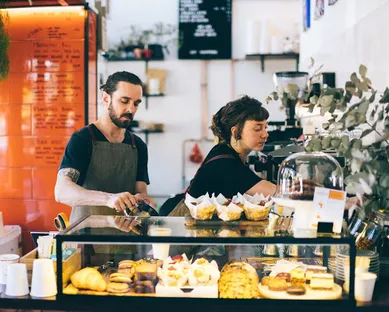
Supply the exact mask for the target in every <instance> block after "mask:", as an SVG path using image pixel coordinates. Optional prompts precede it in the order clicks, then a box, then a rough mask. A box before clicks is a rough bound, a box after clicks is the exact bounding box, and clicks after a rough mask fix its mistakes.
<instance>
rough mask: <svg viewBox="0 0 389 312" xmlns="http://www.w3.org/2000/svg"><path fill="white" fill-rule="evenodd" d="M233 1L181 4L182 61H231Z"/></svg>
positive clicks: (198, 0)
mask: <svg viewBox="0 0 389 312" xmlns="http://www.w3.org/2000/svg"><path fill="white" fill-rule="evenodd" d="M231 13H232V0H179V42H178V57H179V58H180V59H197V60H211V59H230V58H231V17H232V16H231Z"/></svg>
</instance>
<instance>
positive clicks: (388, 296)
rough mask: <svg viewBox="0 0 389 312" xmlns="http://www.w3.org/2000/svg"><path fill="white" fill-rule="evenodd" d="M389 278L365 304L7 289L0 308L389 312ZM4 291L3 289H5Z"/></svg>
mask: <svg viewBox="0 0 389 312" xmlns="http://www.w3.org/2000/svg"><path fill="white" fill-rule="evenodd" d="M388 283H389V279H381V280H379V281H378V282H377V284H376V289H375V292H374V297H373V301H372V302H369V303H365V304H361V303H357V305H356V306H355V305H353V304H352V303H350V302H348V301H346V300H344V301H342V300H335V301H320V305H318V302H317V301H304V307H302V306H301V305H302V302H301V301H299V300H277V301H276V300H268V299H259V300H234V299H230V300H228V299H200V300H198V299H195V298H157V297H155V298H150V297H119V296H103V297H98V296H74V297H73V296H71V297H70V296H67V297H66V298H65V299H61V298H58V299H57V298H56V297H51V298H46V299H36V298H31V297H30V296H26V297H22V298H10V297H7V296H5V294H4V291H2V294H1V295H0V309H39V310H62V311H64V310H84V311H88V310H89V311H96V310H106V309H107V310H108V309H110V308H112V306H115V309H120V308H123V309H124V308H128V307H129V305H130V306H131V309H138V308H139V309H142V312H146V311H155V310H156V309H160V308H161V306H168V307H169V310H172V311H174V310H175V309H180V310H182V307H183V306H190V307H191V308H192V307H193V308H195V307H197V308H199V309H201V308H205V307H207V308H210V307H212V311H223V312H226V311H237V310H238V309H245V311H248V310H251V311H258V308H259V307H260V308H261V309H263V308H269V309H272V310H273V311H274V310H284V309H289V310H290V308H291V307H292V306H296V308H297V307H298V309H299V312H300V311H312V309H314V310H315V312H317V311H330V310H332V311H333V310H334V308H341V309H342V310H344V311H388V309H389V287H388V286H387V285H388ZM2 290H4V289H2Z"/></svg>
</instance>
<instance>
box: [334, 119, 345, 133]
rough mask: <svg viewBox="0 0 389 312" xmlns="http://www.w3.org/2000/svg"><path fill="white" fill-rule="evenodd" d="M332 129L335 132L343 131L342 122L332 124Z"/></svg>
mask: <svg viewBox="0 0 389 312" xmlns="http://www.w3.org/2000/svg"><path fill="white" fill-rule="evenodd" d="M333 128H334V130H335V131H337V130H344V129H345V126H344V122H341V121H337V122H334V124H333Z"/></svg>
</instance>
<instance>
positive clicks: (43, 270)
mask: <svg viewBox="0 0 389 312" xmlns="http://www.w3.org/2000/svg"><path fill="white" fill-rule="evenodd" d="M56 294H57V284H56V278H55V273H54V266H53V261H52V260H50V259H36V260H34V264H33V267H32V282H31V293H30V295H31V296H32V297H40V298H42V297H51V296H55V295H56Z"/></svg>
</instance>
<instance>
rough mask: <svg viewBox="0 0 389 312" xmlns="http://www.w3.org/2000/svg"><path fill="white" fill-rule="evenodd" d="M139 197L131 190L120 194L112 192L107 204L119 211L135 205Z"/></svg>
mask: <svg viewBox="0 0 389 312" xmlns="http://www.w3.org/2000/svg"><path fill="white" fill-rule="evenodd" d="M136 203H137V199H136V198H135V196H134V195H132V194H131V193H129V192H123V193H118V194H111V195H110V196H109V199H108V202H107V206H108V207H110V208H113V209H115V210H116V211H117V212H121V211H124V210H126V208H131V207H133V206H135V205H136Z"/></svg>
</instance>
